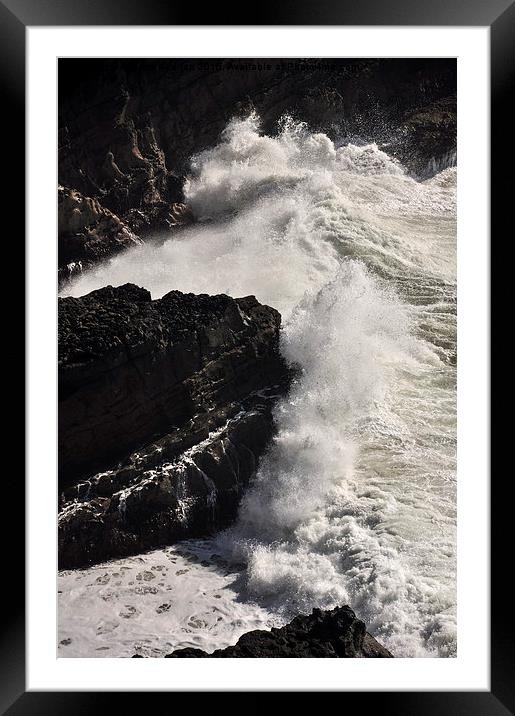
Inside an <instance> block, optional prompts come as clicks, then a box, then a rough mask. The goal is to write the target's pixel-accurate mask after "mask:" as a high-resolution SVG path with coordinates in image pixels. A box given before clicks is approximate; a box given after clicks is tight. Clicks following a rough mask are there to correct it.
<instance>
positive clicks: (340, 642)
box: [165, 606, 393, 659]
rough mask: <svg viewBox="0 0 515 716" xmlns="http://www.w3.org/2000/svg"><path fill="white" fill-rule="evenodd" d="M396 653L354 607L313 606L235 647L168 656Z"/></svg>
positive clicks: (343, 656) (248, 636)
mask: <svg viewBox="0 0 515 716" xmlns="http://www.w3.org/2000/svg"><path fill="white" fill-rule="evenodd" d="M392 656H393V655H392V654H391V653H390V652H389V651H388V649H385V648H384V646H381V644H379V642H377V641H376V640H375V639H374V637H373V636H371V635H370V634H369V633H368V632H367V631H366V626H365V623H364V622H362V621H361V620H360V619H357V618H356V615H355V613H354V612H353V611H352V609H351V608H350V607H347V606H345V607H336V608H335V609H332V610H331V611H322V610H320V609H313V612H312V614H310V615H309V616H308V615H302V614H301V615H299V616H297V617H295V619H293V620H292V621H291V622H290V623H289V624H287V625H286V626H284V627H282V628H281V629H272V630H271V631H264V630H256V631H251V632H247V634H244V635H243V636H241V637H240V638H239V640H238V642H237V643H236V644H235V646H228V647H227V648H226V649H218V650H217V651H215V652H213V653H212V654H207V653H206V652H205V651H202V650H201V649H192V648H187V649H178V650H177V651H174V652H173V653H172V654H167V656H166V657H165V658H183V659H184V658H214V659H232V658H249V657H251V658H262V659H270V658H292V657H293V658H306V657H308V658H309V657H311V658H313V657H315V658H323V659H337V658H339V659H355V658H380V659H382V658H391V657H392Z"/></svg>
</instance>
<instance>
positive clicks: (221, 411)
mask: <svg viewBox="0 0 515 716" xmlns="http://www.w3.org/2000/svg"><path fill="white" fill-rule="evenodd" d="M280 320H281V319H280V315H279V313H278V312H277V311H275V310H274V309H272V308H269V307H268V306H262V305H261V304H259V303H258V302H257V300H256V299H255V298H254V297H253V296H248V297H246V298H240V299H232V298H229V297H228V296H225V295H221V296H207V295H201V296H195V295H193V294H182V293H180V292H178V291H172V292H170V293H169V294H167V295H166V296H164V297H163V298H162V299H160V300H156V301H152V300H151V297H150V294H149V292H148V291H146V290H145V289H142V288H139V287H137V286H134V285H132V284H126V285H125V286H121V287H119V288H113V287H112V286H108V287H106V288H104V289H100V290H98V291H93V292H92V293H90V294H88V295H87V296H83V297H82V298H64V299H60V300H59V483H60V487H61V497H60V513H59V536H58V543H59V566H60V567H61V568H72V567H78V566H81V565H85V564H91V563H93V562H98V561H100V560H104V559H108V558H110V557H115V556H122V555H128V554H134V553H137V552H140V551H142V550H145V549H149V548H151V547H157V546H159V545H162V544H169V543H171V542H173V541H175V540H177V539H181V538H185V537H192V536H197V535H202V534H209V533H211V532H213V531H214V530H216V529H219V528H220V527H223V526H225V525H227V524H228V523H229V522H230V521H231V520H232V519H234V517H235V516H236V512H237V508H238V504H239V501H240V498H241V494H242V491H243V490H244V488H245V487H246V485H247V484H248V482H249V480H250V479H251V478H252V476H253V475H254V474H255V471H256V468H257V465H258V461H259V456H260V455H261V454H262V452H263V450H264V449H265V448H266V445H267V444H268V442H269V440H270V438H271V436H272V432H273V419H272V412H271V407H272V403H273V401H274V399H275V398H276V397H277V395H278V393H280V392H281V391H283V392H284V390H285V388H286V385H287V382H288V371H287V369H286V366H285V365H284V363H283V360H282V358H281V356H280V354H279V350H278V341H279V327H280ZM279 384H281V385H282V388H281V387H280V385H279Z"/></svg>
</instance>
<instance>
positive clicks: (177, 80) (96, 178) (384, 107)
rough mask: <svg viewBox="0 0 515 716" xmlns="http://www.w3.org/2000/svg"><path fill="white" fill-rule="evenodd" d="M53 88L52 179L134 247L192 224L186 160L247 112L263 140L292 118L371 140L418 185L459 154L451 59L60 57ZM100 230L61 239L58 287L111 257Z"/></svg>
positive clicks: (115, 246)
mask: <svg viewBox="0 0 515 716" xmlns="http://www.w3.org/2000/svg"><path fill="white" fill-rule="evenodd" d="M429 68H430V69H429ZM242 69H243V70H244V71H242ZM245 70H247V71H245ZM59 83H60V93H59V96H60V103H59V182H60V184H62V185H63V187H66V192H68V193H70V192H74V191H75V192H79V193H80V194H82V195H83V196H84V197H88V201H93V200H96V201H97V202H99V205H101V207H103V209H102V210H103V211H104V212H105V211H109V212H111V213H112V214H113V215H114V216H115V217H117V219H118V220H119V221H120V222H122V224H123V225H124V227H126V231H128V232H131V233H132V235H133V236H135V237H136V240H137V239H141V238H144V237H145V236H146V234H148V233H149V232H159V231H163V230H169V229H171V228H173V227H177V226H182V225H184V224H187V223H189V222H191V221H192V220H194V217H193V215H192V213H191V210H190V208H189V207H188V206H187V204H186V203H185V200H184V195H183V190H182V188H183V184H184V177H185V174H186V173H187V171H188V168H189V160H190V157H191V156H192V155H193V154H195V153H196V152H199V151H201V150H202V149H205V148H206V147H208V146H211V145H213V144H215V143H216V142H217V140H218V138H219V135H220V132H221V131H222V130H223V129H224V127H225V126H226V124H227V121H228V120H229V119H231V117H233V116H235V115H242V114H246V113H248V112H249V111H250V110H253V109H255V110H256V111H257V112H258V114H259V116H260V117H261V119H262V123H263V130H264V131H265V132H267V133H275V132H276V131H277V122H278V121H279V120H280V118H281V117H282V116H284V115H285V114H290V115H292V116H293V117H294V118H295V119H298V120H301V121H305V122H307V123H308V125H309V126H310V128H311V129H312V130H316V131H325V132H327V133H328V134H329V136H331V137H332V138H333V139H335V140H337V141H358V142H362V141H375V142H377V143H378V144H379V145H380V146H381V147H384V148H385V149H386V150H387V152H388V153H389V154H390V155H391V156H395V157H397V158H398V159H400V160H401V162H403V163H404V164H405V166H407V168H408V170H410V171H412V172H413V173H415V174H416V175H418V176H425V175H430V174H431V173H434V171H436V170H438V168H439V167H441V166H443V165H445V164H448V163H452V161H453V157H455V153H456V68H455V62H454V63H453V62H452V61H449V60H441V61H439V60H435V59H431V60H422V59H421V60H412V61H410V63H405V62H403V61H399V60H332V61H330V62H328V61H326V60H316V59H315V60H313V59H311V60H296V61H294V62H293V61H291V60H274V59H267V60H249V59H245V60H236V59H235V60H206V61H200V60H198V61H195V60H174V61H173V62H172V63H171V62H170V61H169V60H166V61H164V60H163V61H160V60H100V61H96V60H93V59H88V60H86V61H84V60H82V61H81V60H66V61H64V62H63V61H61V62H60V65H59ZM372 98H373V99H372ZM100 228H101V227H97V230H96V236H97V237H98V239H99V240H101V238H102V236H103V235H105V246H104V247H103V248H100V245H99V240H97V239H95V241H94V242H93V243H94V246H92V247H89V246H88V245H87V244H88V242H86V248H85V246H84V243H85V242H81V241H70V232H69V230H68V229H67V228H66V227H65V230H64V231H61V229H60V230H59V267H60V279H61V281H65V280H66V279H67V278H69V277H70V276H71V275H73V273H74V272H76V271H77V270H81V269H82V268H84V267H87V266H88V265H90V264H91V263H92V262H94V261H95V260H98V259H101V258H105V256H107V255H109V254H111V253H113V252H115V251H117V250H119V248H120V244H121V243H123V242H121V241H120V240H116V241H115V240H113V229H112V228H110V227H109V228H108V230H106V231H105V233H103V232H102V231H101V230H100ZM84 253H86V254H87V255H86V256H85V255H84ZM83 261H84V262H85V263H84V264H82V263H80V262H83Z"/></svg>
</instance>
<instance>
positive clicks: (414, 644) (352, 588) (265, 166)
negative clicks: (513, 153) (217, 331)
mask: <svg viewBox="0 0 515 716" xmlns="http://www.w3.org/2000/svg"><path fill="white" fill-rule="evenodd" d="M186 194H187V200H188V202H189V203H190V204H191V206H192V207H193V210H194V212H195V214H196V216H197V218H198V219H199V223H197V224H195V225H193V226H191V227H189V228H187V229H184V230H182V231H181V232H180V233H175V234H173V235H172V236H171V237H170V238H168V237H161V238H160V240H156V241H155V242H154V243H147V244H146V245H144V246H142V247H137V248H135V249H133V250H131V251H130V252H128V253H126V254H123V255H121V256H118V257H116V258H114V259H112V260H110V261H109V262H107V263H106V264H103V265H102V266H99V267H98V268H97V269H95V270H92V271H90V272H88V273H86V274H84V275H83V276H81V277H79V278H78V279H77V280H75V281H74V282H73V283H72V284H71V285H70V286H69V287H68V288H67V289H66V290H65V291H64V293H66V294H71V295H82V294H84V293H87V292H88V291H90V290H93V289H95V288H99V287H101V286H103V285H106V284H113V285H119V284H122V283H126V282H127V281H132V282H134V283H136V284H138V285H141V286H145V287H146V288H148V289H149V290H150V291H151V292H152V295H153V297H158V296H161V295H163V294H164V293H166V292H167V291H169V290H171V289H179V290H182V291H193V292H196V293H202V292H206V293H228V294H230V295H233V296H242V295H248V294H254V295H256V297H257V298H258V299H259V300H260V301H262V302H264V303H267V304H269V305H272V306H274V307H276V308H278V309H279V310H280V311H281V313H282V315H283V326H284V327H283V333H282V340H281V345H282V351H283V353H284V355H285V356H286V357H287V359H288V360H290V361H292V362H294V363H296V364H297V365H299V366H300V368H301V374H300V377H299V379H298V381H297V382H296V383H295V385H294V386H293V387H292V390H291V392H290V394H289V395H288V396H287V397H286V398H284V399H282V400H281V401H280V402H279V404H278V405H277V408H276V419H277V424H278V435H277V437H276V439H275V440H274V442H273V444H272V445H271V447H270V450H269V451H268V453H267V455H266V456H265V457H264V459H263V461H262V464H261V468H260V471H259V475H258V477H257V479H256V481H255V484H254V485H253V487H252V489H250V490H249V492H248V493H247V495H246V497H245V499H244V501H243V504H242V507H241V510H240V517H239V520H238V521H237V523H236V525H235V526H234V527H233V528H232V529H231V530H229V531H227V532H226V533H224V534H222V535H220V536H219V537H218V538H217V540H216V549H217V550H218V551H222V552H223V553H224V554H225V555H226V556H232V558H233V559H236V560H237V561H241V560H243V561H244V562H245V563H246V565H247V567H246V570H245V571H244V573H243V574H242V576H241V580H240V582H239V589H240V592H241V594H240V598H241V599H243V600H245V599H247V600H250V601H249V602H248V604H249V605H250V606H249V607H248V609H249V611H248V612H246V613H248V614H250V615H252V614H254V613H255V612H254V610H255V609H259V610H265V612H266V613H267V614H269V615H271V617H270V618H272V619H277V620H279V622H280V621H282V620H285V619H287V618H289V617H290V616H291V615H292V614H294V613H297V612H298V611H307V610H309V609H310V608H311V607H313V606H322V607H329V606H333V605H335V604H343V603H349V604H350V605H351V606H352V607H353V608H354V609H355V610H356V612H357V613H358V615H359V616H360V617H361V618H362V619H364V620H365V621H366V622H367V624H368V628H369V630H370V631H371V632H372V633H373V634H375V635H377V636H378V637H379V638H380V639H381V640H382V642H383V643H385V645H386V646H388V647H389V648H391V649H392V651H393V652H394V653H395V655H396V656H453V655H454V654H455V652H456V633H455V632H456V624H455V622H456V613H455V576H456V575H455V568H456V563H455V538H456V535H455V532H456V507H455V448H456V446H455V440H456V429H455V428H456V426H455V413H456V405H455V387H456V373H455V358H456V311H455V296H456V280H455V279H456V225H455V222H456V218H455V202H456V169H455V168H447V169H445V170H444V171H442V172H441V173H440V174H438V175H436V176H435V177H433V178H431V179H429V180H426V181H424V182H416V181H415V180H413V179H412V178H410V177H409V176H407V174H406V173H405V172H404V171H403V169H402V167H401V166H400V165H399V164H398V163H397V162H396V161H394V160H392V159H391V158H389V157H388V156H387V155H386V154H385V153H384V152H382V151H380V150H379V149H378V148H377V146H375V145H373V144H372V145H367V146H354V145H347V146H342V147H336V146H335V145H334V144H333V142H332V141H331V140H330V139H329V138H328V137H327V136H326V135H324V134H312V133H310V132H309V131H308V129H307V128H306V127H305V126H304V125H301V124H300V125H299V124H295V123H293V122H292V121H291V120H288V119H286V120H285V121H284V122H283V126H282V130H281V132H280V133H279V134H278V135H277V136H275V137H266V136H263V135H262V134H261V133H260V131H259V123H258V119H257V117H255V116H251V117H249V118H248V119H247V120H243V121H242V120H237V121H236V120H235V121H233V122H231V123H230V124H229V126H228V128H227V129H226V131H225V133H224V135H223V137H222V138H221V141H220V143H219V144H218V145H217V146H216V147H214V148H212V149H210V150H209V151H206V152H204V153H202V154H200V155H198V156H197V157H195V158H194V160H193V163H192V172H191V177H190V179H189V181H188V184H187V187H186ZM198 600H199V601H200V602H201V601H202V596H201V595H198ZM256 605H259V607H258V606H256ZM262 613H263V612H262V611H259V614H261V615H262ZM238 633H241V631H240V632H238ZM235 639H236V632H235V636H234V640H235ZM209 644H210V646H211V648H215V646H217V644H216V640H215V642H209Z"/></svg>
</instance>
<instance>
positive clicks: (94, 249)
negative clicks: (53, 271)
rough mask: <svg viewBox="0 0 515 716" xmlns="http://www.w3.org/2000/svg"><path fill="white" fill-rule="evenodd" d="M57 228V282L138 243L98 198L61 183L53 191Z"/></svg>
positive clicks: (138, 240)
mask: <svg viewBox="0 0 515 716" xmlns="http://www.w3.org/2000/svg"><path fill="white" fill-rule="evenodd" d="M57 227H58V242H59V278H60V280H61V281H62V280H63V279H66V278H70V277H71V276H73V275H74V274H75V273H78V272H80V271H82V270H83V269H84V268H86V267H88V266H91V265H92V264H94V263H96V262H97V261H100V260H101V259H103V258H106V257H108V256H110V255H112V254H115V253H118V252H119V251H123V250H124V249H127V248H130V247H131V246H137V245H138V244H140V243H141V240H140V239H139V238H138V237H137V236H136V235H135V234H134V233H133V232H132V231H131V230H130V229H129V227H128V226H127V225H126V224H125V223H124V222H123V221H121V219H119V218H118V216H116V214H113V213H112V212H111V211H109V209H105V208H104V207H103V206H102V205H101V204H100V202H99V201H98V199H92V198H90V197H87V196H83V195H82V194H81V193H80V192H79V191H77V190H76V189H68V188H66V187H63V186H59V187H58V190H57Z"/></svg>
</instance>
